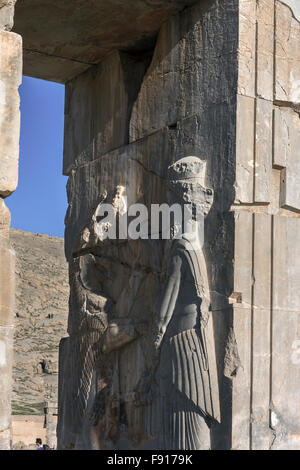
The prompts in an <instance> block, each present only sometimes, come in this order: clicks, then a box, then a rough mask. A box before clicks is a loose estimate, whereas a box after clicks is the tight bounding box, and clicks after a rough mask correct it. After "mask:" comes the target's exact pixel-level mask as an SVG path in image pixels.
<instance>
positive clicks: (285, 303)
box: [271, 216, 300, 450]
mask: <svg viewBox="0 0 300 470" xmlns="http://www.w3.org/2000/svg"><path fill="white" fill-rule="evenodd" d="M299 237H300V220H299V218H288V217H279V216H276V217H274V235H273V244H274V261H273V315H272V382H271V387H272V388H271V407H272V415H273V419H272V428H273V431H274V438H273V445H272V449H285V450H288V449H299V447H300V443H299V434H300V430H299V423H300V418H299V416H300V410H299V402H300V397H299V390H300V389H299V386H298V384H299V380H300V369H299V364H300V343H299V318H300V316H299V300H300V299H299V275H300V263H299V259H300V253H299V247H300V245H299Z"/></svg>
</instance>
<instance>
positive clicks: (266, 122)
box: [254, 98, 273, 203]
mask: <svg viewBox="0 0 300 470" xmlns="http://www.w3.org/2000/svg"><path fill="white" fill-rule="evenodd" d="M255 122H256V140H255V182H254V201H255V202H259V203H269V202H270V192H271V172H272V151H273V147H272V146H273V142H272V136H273V134H272V130H273V103H272V102H271V101H267V100H262V99H260V98H257V100H256V119H255Z"/></svg>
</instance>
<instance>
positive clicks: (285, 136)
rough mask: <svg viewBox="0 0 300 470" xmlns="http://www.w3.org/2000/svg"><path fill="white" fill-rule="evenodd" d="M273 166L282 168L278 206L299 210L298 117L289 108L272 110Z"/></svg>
mask: <svg viewBox="0 0 300 470" xmlns="http://www.w3.org/2000/svg"><path fill="white" fill-rule="evenodd" d="M273 165H274V167H275V168H279V169H282V173H281V189H280V206H281V207H283V208H285V209H289V210H291V211H295V212H299V211H300V119H299V115H298V113H296V112H294V111H293V110H292V109H290V108H276V109H275V110H274V158H273Z"/></svg>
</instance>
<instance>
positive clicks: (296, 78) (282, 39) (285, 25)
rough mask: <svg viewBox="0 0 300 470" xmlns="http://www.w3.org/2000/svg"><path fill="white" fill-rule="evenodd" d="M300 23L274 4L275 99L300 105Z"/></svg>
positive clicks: (280, 5) (277, 4)
mask: <svg viewBox="0 0 300 470" xmlns="http://www.w3.org/2000/svg"><path fill="white" fill-rule="evenodd" d="M299 42H300V21H299V20H296V19H295V18H294V17H293V14H292V11H291V9H290V8H289V7H287V6H285V5H283V4H282V3H281V2H279V1H277V2H276V28H275V99H276V100H278V101H288V102H291V103H294V104H300V67H299V61H300V51H299Z"/></svg>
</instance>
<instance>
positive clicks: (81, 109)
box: [64, 52, 151, 174]
mask: <svg viewBox="0 0 300 470" xmlns="http://www.w3.org/2000/svg"><path fill="white" fill-rule="evenodd" d="M150 58H151V55H150V56H149V54H145V56H143V55H142V54H141V55H140V56H135V55H131V54H127V53H125V52H113V53H111V54H110V55H109V56H108V57H107V58H106V59H105V60H103V62H102V63H101V65H99V66H98V67H93V69H91V70H89V71H87V72H85V73H84V74H82V75H80V76H79V77H77V78H76V79H74V80H72V81H71V82H70V83H68V84H67V85H66V105H65V109H66V111H65V123H66V124H65V146H64V174H70V171H71V169H72V168H73V167H76V166H78V165H80V164H83V163H87V162H88V161H90V160H95V159H96V158H98V157H99V156H100V155H103V154H104V153H107V152H108V151H110V150H113V149H116V148H118V147H121V146H122V145H124V144H127V143H128V120H129V116H130V114H131V109H132V106H133V103H134V101H135V99H136V95H137V93H138V91H139V88H140V85H141V81H142V77H143V75H144V73H145V70H146V67H147V65H148V64H149V59H150ZM87 117H88V119H87ZM92 117H93V118H92Z"/></svg>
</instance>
